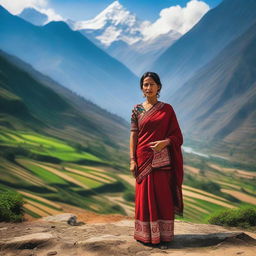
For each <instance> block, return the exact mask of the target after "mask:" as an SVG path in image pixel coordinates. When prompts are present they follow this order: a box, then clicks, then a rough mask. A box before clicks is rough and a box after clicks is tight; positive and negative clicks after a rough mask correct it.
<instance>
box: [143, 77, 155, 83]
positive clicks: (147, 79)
mask: <svg viewBox="0 0 256 256" xmlns="http://www.w3.org/2000/svg"><path fill="white" fill-rule="evenodd" d="M143 81H148V82H155V81H154V79H153V78H152V77H149V76H148V77H146V78H144V80H143Z"/></svg>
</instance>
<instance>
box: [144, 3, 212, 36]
mask: <svg viewBox="0 0 256 256" xmlns="http://www.w3.org/2000/svg"><path fill="white" fill-rule="evenodd" d="M209 9H210V7H209V6H208V5H207V4H206V3H205V2H203V1H198V0H191V1H190V2H188V3H187V5H186V6H185V7H183V8H182V7H181V6H179V5H176V6H171V7H169V8H165V9H163V10H161V12H160V17H159V18H158V19H157V20H156V21H155V22H154V23H152V24H151V25H149V26H146V27H144V29H143V31H142V33H143V35H144V40H148V39H150V38H153V37H157V36H158V35H161V34H165V33H168V32H169V31H170V30H175V31H177V32H179V33H181V34H185V33H186V32H187V31H188V30H190V29H191V28H192V27H193V26H194V25H195V24H196V23H197V22H198V21H199V20H200V19H201V18H202V16H203V15H204V14H205V13H206V12H208V10H209Z"/></svg>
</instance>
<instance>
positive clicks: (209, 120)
mask: <svg viewBox="0 0 256 256" xmlns="http://www.w3.org/2000/svg"><path fill="white" fill-rule="evenodd" d="M255 60H256V22H255V23H254V24H253V25H252V26H251V27H250V28H249V29H248V30H247V31H246V32H245V33H243V34H242V35H241V36H239V37H238V38H237V39H235V40H233V41H232V42H231V43H230V44H228V45H227V46H226V47H225V48H224V49H223V50H222V51H221V52H220V53H219V54H218V55H217V56H216V57H215V58H214V59H213V60H212V61H211V62H209V63H208V64H207V65H205V66H204V67H203V68H201V69H199V70H198V71H197V73H196V74H195V75H194V76H192V77H191V78H190V79H189V80H188V81H187V82H186V83H185V84H184V85H182V87H180V89H178V90H177V91H176V92H175V93H174V95H172V97H170V98H169V101H170V102H172V104H173V105H175V106H176V110H177V112H178V113H179V114H178V115H179V119H180V121H181V122H182V124H183V131H184V133H186V134H187V136H189V137H190V138H194V139H196V140H197V141H198V140H200V141H206V142H207V145H211V146H212V147H213V148H215V151H216V152H219V153H222V155H227V156H228V157H232V158H233V159H234V161H238V160H239V161H241V162H242V161H244V162H247V163H252V162H254V163H255V157H254V154H255V150H256V148H255V145H256V136H255V135H256V72H255V71H256V61H255Z"/></svg>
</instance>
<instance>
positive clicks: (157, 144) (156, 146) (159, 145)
mask: <svg viewBox="0 0 256 256" xmlns="http://www.w3.org/2000/svg"><path fill="white" fill-rule="evenodd" d="M148 144H150V145H151V146H150V148H152V149H153V150H155V151H157V152H159V151H161V150H162V149H163V148H164V147H166V146H167V145H168V144H169V140H168V139H166V140H157V141H152V142H149V143H148Z"/></svg>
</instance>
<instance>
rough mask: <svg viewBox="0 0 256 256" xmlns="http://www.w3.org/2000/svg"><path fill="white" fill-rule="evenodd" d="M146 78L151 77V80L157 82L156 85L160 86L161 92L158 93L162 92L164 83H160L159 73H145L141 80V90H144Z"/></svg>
mask: <svg viewBox="0 0 256 256" xmlns="http://www.w3.org/2000/svg"><path fill="white" fill-rule="evenodd" d="M146 77H151V78H152V79H153V80H154V81H155V83H156V84H158V85H159V86H160V89H159V91H158V92H160V90H161V89H162V83H161V81H160V77H159V75H158V74H157V73H155V72H145V73H144V74H143V75H142V77H141V79H140V89H141V90H142V87H143V81H144V79H145V78H146Z"/></svg>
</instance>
